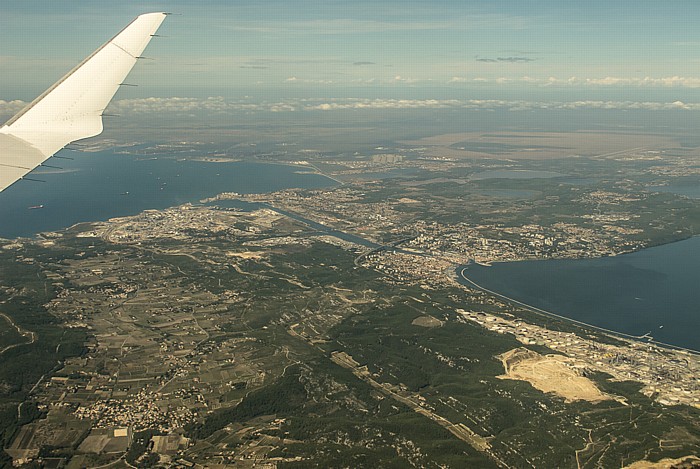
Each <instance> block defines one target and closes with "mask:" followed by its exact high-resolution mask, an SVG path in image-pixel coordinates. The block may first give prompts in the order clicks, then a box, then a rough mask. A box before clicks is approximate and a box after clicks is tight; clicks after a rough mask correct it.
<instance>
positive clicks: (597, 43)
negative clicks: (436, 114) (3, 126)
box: [0, 0, 700, 113]
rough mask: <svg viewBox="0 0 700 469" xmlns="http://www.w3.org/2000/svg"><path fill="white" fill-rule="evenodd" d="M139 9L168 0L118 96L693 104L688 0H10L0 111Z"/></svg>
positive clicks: (696, 103)
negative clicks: (143, 58)
mask: <svg viewBox="0 0 700 469" xmlns="http://www.w3.org/2000/svg"><path fill="white" fill-rule="evenodd" d="M150 11H168V12H173V13H176V15H173V16H170V17H169V18H167V19H166V21H165V23H164V24H163V26H162V27H161V30H160V31H159V33H160V34H162V35H164V36H167V37H162V38H156V39H154V40H153V41H152V42H151V45H150V46H149V48H148V49H147V50H146V52H145V55H146V56H149V57H153V58H154V59H155V60H153V61H142V62H141V63H139V64H138V65H137V67H136V68H135V70H134V71H133V72H132V75H131V77H130V79H129V81H130V82H136V83H138V84H139V87H138V88H130V89H129V90H124V91H120V92H119V94H118V96H117V99H124V100H127V99H133V100H137V99H141V100H143V99H145V98H157V99H158V100H160V101H157V100H156V101H153V100H152V101H151V103H156V102H161V103H162V102H166V101H164V100H166V99H168V98H174V97H177V98H179V99H181V100H182V99H184V98H187V99H193V100H196V101H197V102H201V101H202V100H205V99H207V98H211V97H214V98H216V99H223V100H234V101H235V100H241V99H243V100H246V99H247V100H249V101H253V102H259V101H265V102H270V103H274V104H277V105H279V106H283V105H286V104H288V105H289V106H292V107H293V106H296V107H297V108H298V107H299V106H301V107H307V108H310V107H312V106H322V107H321V108H319V110H332V109H333V108H340V107H342V106H341V105H343V103H345V105H346V106H348V105H350V106H367V107H371V106H373V105H376V106H381V105H383V104H382V103H384V104H385V105H391V106H401V105H405V106H419V105H421V104H420V103H423V105H431V104H430V103H433V104H432V105H434V106H441V105H448V106H449V105H452V104H449V103H450V102H451V101H452V102H453V104H454V102H459V103H465V102H471V103H479V102H488V103H491V104H493V103H494V102H504V103H507V104H505V105H506V106H511V107H516V108H517V106H516V104H513V103H520V106H525V107H527V106H536V107H537V106H540V107H541V106H555V107H556V106H559V107H561V106H567V105H570V106H576V105H578V106H588V105H591V106H598V107H604V106H611V107H622V108H625V107H627V108H632V109H639V108H641V109H644V106H646V107H647V108H654V107H657V108H663V107H665V108H666V109H669V108H670V109H675V108H678V109H686V110H687V109H690V110H696V109H697V108H698V107H700V28H698V27H697V19H698V18H699V17H700V2H697V1H684V0H675V1H660V0H659V1H648V0H636V1H634V2H632V1H610V0H607V1H598V0H589V1H585V2H573V1H560V0H557V1H548V0H531V1H521V0H511V1H495V0H494V1H470V0H457V1H452V0H433V1H412V0H403V1H398V0H372V1H365V0H360V1H336V0H309V1H296V0H283V1H277V0H272V1H267V0H226V1H223V0H200V1H196V2H195V1H183V0H173V1H155V0H153V1H140V2H133V1H120V2H114V1H105V0H51V1H46V0H42V1H37V0H21V1H20V0H8V1H3V2H1V3H0V44H2V47H1V48H0V113H2V111H3V106H4V107H5V108H8V107H12V106H15V107H16V106H17V105H18V104H14V105H12V104H8V103H11V102H12V101H30V100H31V99H33V98H34V97H35V96H36V95H38V94H39V93H41V92H42V91H43V90H44V89H45V88H47V87H48V86H50V85H51V84H52V83H53V82H54V81H56V80H57V79H58V78H60V77H61V76H62V75H63V74H64V73H65V72H66V71H68V70H70V69H71V68H72V67H73V66H74V65H75V64H76V63H78V62H79V61H80V60H81V59H82V58H83V57H85V56H87V55H88V54H89V53H91V52H92V51H93V50H94V49H96V48H97V47H98V46H99V45H101V44H102V43H103V42H105V41H107V40H108V39H109V38H111V37H112V36H113V35H114V34H116V32H118V31H119V30H120V29H121V28H122V27H123V26H124V25H126V24H127V23H128V22H129V21H130V20H131V19H132V18H133V17H134V16H136V15H138V14H140V13H145V12H150ZM251 97H252V98H251ZM306 98H309V99H316V100H317V101H312V102H305V101H304V99H306ZM334 100H335V101H334ZM343 100H345V101H343ZM348 100H350V101H348ZM455 100H456V101H455ZM180 102H185V101H180ZM227 102H228V103H229V104H228V105H231V104H230V101H227ZM134 103H137V101H134ZM140 103H141V104H147V103H148V102H147V101H140ZM173 103H177V102H176V101H171V104H173ZM289 103H293V104H289ZM348 103H350V104H348ZM358 103H359V104H358ZM363 103H364V104H363ZM368 103H369V104H368ZM401 103H403V104H401ZM416 103H418V104H416ZM436 103H437V104H436ZM576 103H578V104H576ZM596 103H597V104H596ZM210 104H211V102H210ZM324 105H327V106H326V107H325V109H324V108H323V106H324ZM640 106H641V107H640ZM279 110H283V109H282V108H279Z"/></svg>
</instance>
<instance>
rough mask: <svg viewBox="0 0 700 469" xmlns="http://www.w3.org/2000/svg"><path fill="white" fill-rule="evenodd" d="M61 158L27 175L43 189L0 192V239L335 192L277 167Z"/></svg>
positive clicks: (315, 178)
mask: <svg viewBox="0 0 700 469" xmlns="http://www.w3.org/2000/svg"><path fill="white" fill-rule="evenodd" d="M61 155H68V156H72V157H74V158H75V159H74V160H62V159H54V160H51V164H55V165H61V166H62V168H63V169H62V170H60V171H59V170H52V171H47V170H46V169H45V168H42V169H41V170H39V171H36V172H34V173H32V174H31V175H30V177H32V178H34V179H40V180H43V181H45V182H34V181H18V182H17V183H15V184H14V185H13V186H11V187H10V188H8V189H7V190H5V191H4V192H0V237H4V238H15V237H18V236H33V235H35V234H36V233H40V232H42V231H52V230H58V229H61V228H66V227H69V226H71V225H73V224H75V223H78V222H83V221H97V220H106V219H109V218H111V217H117V216H126V215H134V214H136V213H139V212H141V211H143V210H145V209H162V208H166V207H171V206H174V205H180V204H183V203H186V202H193V203H196V202H198V201H199V200H200V199H202V198H206V197H211V196H213V195H216V194H219V193H221V192H238V193H241V194H248V193H263V192H271V191H276V190H281V189H285V188H291V187H301V188H322V187H330V186H333V185H336V183H335V182H334V181H332V180H330V179H328V178H326V177H324V176H320V175H317V174H309V173H304V172H299V168H298V167H293V166H285V165H278V164H264V163H254V162H227V163H212V162H200V161H183V160H176V159H173V158H144V157H142V156H134V155H124V154H116V153H114V152H113V151H103V152H95V153H70V152H65V151H64V152H62V153H61ZM42 171H43V173H42ZM42 205H43V208H34V209H30V208H29V207H36V206H42Z"/></svg>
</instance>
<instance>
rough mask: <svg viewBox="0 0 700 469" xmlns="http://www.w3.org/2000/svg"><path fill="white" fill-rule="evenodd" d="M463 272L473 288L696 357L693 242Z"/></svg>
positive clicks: (698, 251)
mask: <svg viewBox="0 0 700 469" xmlns="http://www.w3.org/2000/svg"><path fill="white" fill-rule="evenodd" d="M466 268H467V270H466V271H465V275H466V276H467V277H469V278H470V279H471V280H473V281H474V282H476V283H477V284H479V285H481V286H482V287H484V288H488V289H489V290H492V291H495V292H498V293H501V294H503V295H505V296H508V297H510V298H513V299H516V300H518V301H521V302H523V303H526V304H529V305H532V306H535V307H538V308H541V309H544V310H547V311H550V312H553V313H556V314H560V315H562V316H566V317H569V318H572V319H576V320H579V321H584V322H586V323H589V324H593V325H596V326H601V327H605V328H608V329H612V330H615V331H619V332H624V333H626V334H632V335H636V336H640V335H643V334H647V333H650V335H651V336H652V337H653V338H654V339H656V340H658V341H661V342H666V343H670V344H673V345H677V346H681V347H686V348H690V349H693V350H698V351H700V288H698V285H700V237H695V238H690V239H687V240H684V241H679V242H676V243H671V244H666V245H663V246H657V247H653V248H649V249H644V250H642V251H638V252H635V253H632V254H625V255H621V256H615V257H603V258H598V259H576V260H546V261H524V262H504V263H495V264H493V266H491V267H485V266H481V265H478V264H472V265H469V266H466Z"/></svg>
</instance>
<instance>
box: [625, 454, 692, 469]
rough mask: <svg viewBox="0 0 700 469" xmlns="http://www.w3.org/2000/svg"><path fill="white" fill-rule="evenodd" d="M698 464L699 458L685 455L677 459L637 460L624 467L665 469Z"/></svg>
mask: <svg viewBox="0 0 700 469" xmlns="http://www.w3.org/2000/svg"><path fill="white" fill-rule="evenodd" d="M698 466H700V459H698V458H697V457H695V456H686V457H684V458H678V459H670V458H666V459H662V460H661V461H659V462H650V461H637V462H636V463H634V464H630V465H629V466H625V468H624V469H666V468H670V467H674V468H679V469H682V468H693V467H698Z"/></svg>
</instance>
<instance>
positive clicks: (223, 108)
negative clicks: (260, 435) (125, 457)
mask: <svg viewBox="0 0 700 469" xmlns="http://www.w3.org/2000/svg"><path fill="white" fill-rule="evenodd" d="M23 105H24V103H23V102H21V101H12V102H9V103H8V102H7V101H0V113H1V112H2V110H3V109H6V108H7V109H9V108H12V109H16V110H19V109H21V107H22V106H23ZM381 109H468V110H489V111H491V110H506V111H532V110H578V109H617V110H644V111H669V110H683V111H700V103H686V102H682V101H674V102H655V101H594V100H585V101H524V100H499V99H470V100H461V99H386V98H384V99H381V98H378V99H369V98H337V99H317V98H308V99H286V100H283V101H278V102H253V101H250V100H245V99H244V100H232V99H226V98H223V97H209V98H182V97H171V98H139V99H122V100H118V101H116V102H114V103H113V104H112V105H111V106H110V111H112V112H115V113H118V114H122V115H124V114H129V113H133V114H150V113H163V114H167V115H177V114H180V115H191V114H193V113H196V112H202V113H209V114H212V113H214V114H215V113H225V114H236V113H242V112H295V111H299V110H301V111H308V112H316V111H343V110H381ZM15 112H16V111H15Z"/></svg>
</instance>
